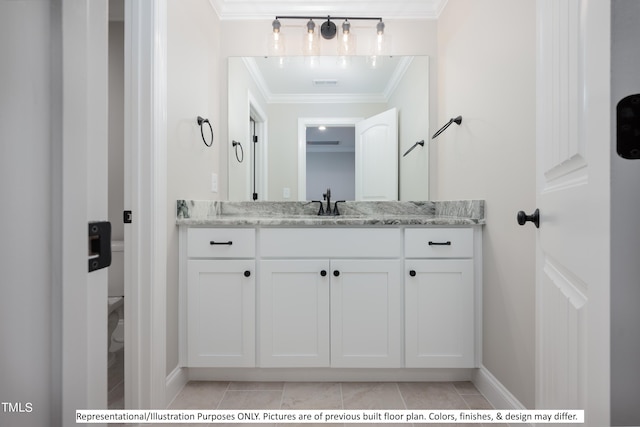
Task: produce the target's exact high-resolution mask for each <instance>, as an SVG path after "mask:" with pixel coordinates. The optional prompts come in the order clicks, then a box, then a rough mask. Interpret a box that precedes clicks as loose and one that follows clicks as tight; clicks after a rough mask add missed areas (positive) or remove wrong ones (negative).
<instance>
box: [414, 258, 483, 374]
mask: <svg viewBox="0 0 640 427" xmlns="http://www.w3.org/2000/svg"><path fill="white" fill-rule="evenodd" d="M405 269H406V278H405V348H406V366H407V367H408V368H418V367H419V368H471V367H474V365H475V357H474V349H475V341H474V312H475V310H474V285H473V261H472V260H470V259H466V260H410V261H406V263H405Z"/></svg>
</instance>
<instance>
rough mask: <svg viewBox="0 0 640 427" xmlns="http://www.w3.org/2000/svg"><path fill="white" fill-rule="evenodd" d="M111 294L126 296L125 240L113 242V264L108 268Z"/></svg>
mask: <svg viewBox="0 0 640 427" xmlns="http://www.w3.org/2000/svg"><path fill="white" fill-rule="evenodd" d="M108 276H109V296H110V297H123V296H124V241H122V240H115V241H112V242H111V265H110V266H109V269H108Z"/></svg>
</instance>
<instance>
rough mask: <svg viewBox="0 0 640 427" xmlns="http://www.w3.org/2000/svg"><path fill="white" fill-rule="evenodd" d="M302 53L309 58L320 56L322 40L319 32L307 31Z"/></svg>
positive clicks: (303, 40)
mask: <svg viewBox="0 0 640 427" xmlns="http://www.w3.org/2000/svg"><path fill="white" fill-rule="evenodd" d="M302 53H303V54H304V55H307V56H318V55H320V40H319V32H318V31H314V30H306V31H305V33H304V36H303V39H302Z"/></svg>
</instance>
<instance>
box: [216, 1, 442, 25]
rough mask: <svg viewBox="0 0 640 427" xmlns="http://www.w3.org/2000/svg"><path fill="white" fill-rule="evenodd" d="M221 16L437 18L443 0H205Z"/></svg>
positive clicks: (262, 17) (259, 17) (247, 17)
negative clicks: (310, 0) (312, 0)
mask: <svg viewBox="0 0 640 427" xmlns="http://www.w3.org/2000/svg"><path fill="white" fill-rule="evenodd" d="M209 2H210V3H211V5H212V7H213V8H214V10H215V11H216V13H217V14H218V16H219V17H220V19H223V20H232V19H238V20H239V19H273V18H274V17H275V16H276V15H277V16H287V15H302V16H305V15H314V16H324V15H333V16H380V17H382V18H384V19H437V18H438V16H439V15H440V13H441V11H442V9H443V8H444V5H445V4H446V2H447V0H349V1H344V0H316V1H314V2H309V1H305V0H276V1H272V0H209Z"/></svg>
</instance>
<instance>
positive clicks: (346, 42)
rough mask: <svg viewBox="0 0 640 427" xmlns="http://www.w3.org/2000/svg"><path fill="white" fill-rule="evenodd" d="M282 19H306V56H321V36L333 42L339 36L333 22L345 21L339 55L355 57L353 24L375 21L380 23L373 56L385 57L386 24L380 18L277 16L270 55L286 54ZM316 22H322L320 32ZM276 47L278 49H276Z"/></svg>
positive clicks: (274, 22) (339, 42)
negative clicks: (355, 22)
mask: <svg viewBox="0 0 640 427" xmlns="http://www.w3.org/2000/svg"><path fill="white" fill-rule="evenodd" d="M281 19H305V20H307V23H306V25H305V32H304V42H303V46H302V50H303V53H304V54H305V55H319V53H320V35H321V36H322V38H323V39H325V40H332V39H333V38H335V37H336V35H337V34H338V28H337V27H336V24H335V23H334V22H333V20H344V22H343V23H342V26H341V30H342V32H341V34H340V36H339V37H338V54H339V55H342V56H350V55H354V54H355V52H356V45H355V34H353V31H352V30H351V22H350V21H355V20H374V21H378V24H377V25H376V36H375V37H376V38H375V42H374V47H373V51H372V52H371V54H372V55H383V54H385V53H386V52H384V50H385V49H386V46H385V45H386V44H387V43H386V42H385V35H384V22H382V18H380V17H344V16H334V17H332V16H326V17H324V16H276V18H275V20H274V21H273V22H272V27H273V34H272V35H271V36H270V37H271V39H270V41H269V46H270V53H271V54H272V55H274V56H278V55H281V53H278V52H284V44H283V40H282V33H281V24H280V20H281ZM314 20H318V21H320V20H322V21H323V22H322V24H321V25H320V31H318V30H317V26H316V23H315V21H314ZM276 46H277V47H278V48H276Z"/></svg>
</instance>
